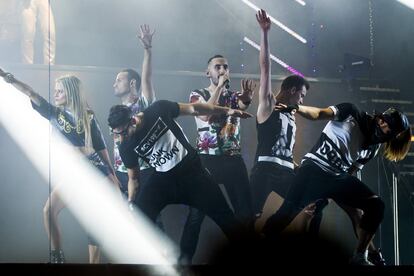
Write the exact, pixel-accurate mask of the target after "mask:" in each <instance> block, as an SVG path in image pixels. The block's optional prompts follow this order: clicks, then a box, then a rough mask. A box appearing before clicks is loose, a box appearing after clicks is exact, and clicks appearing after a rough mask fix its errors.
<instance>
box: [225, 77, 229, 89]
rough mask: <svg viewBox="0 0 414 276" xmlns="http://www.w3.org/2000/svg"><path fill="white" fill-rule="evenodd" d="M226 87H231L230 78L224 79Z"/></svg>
mask: <svg viewBox="0 0 414 276" xmlns="http://www.w3.org/2000/svg"><path fill="white" fill-rule="evenodd" d="M224 87H226V89H229V88H230V80H229V79H227V80H225V81H224Z"/></svg>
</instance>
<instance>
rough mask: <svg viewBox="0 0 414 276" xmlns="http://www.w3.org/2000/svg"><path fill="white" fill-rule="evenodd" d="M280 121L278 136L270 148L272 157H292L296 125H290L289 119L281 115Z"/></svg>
mask: <svg viewBox="0 0 414 276" xmlns="http://www.w3.org/2000/svg"><path fill="white" fill-rule="evenodd" d="M280 121H281V123H282V126H281V128H280V135H279V136H278V138H277V140H276V143H275V144H274V146H273V147H272V156H284V157H292V156H293V145H294V141H295V137H294V133H295V131H296V125H292V124H290V120H289V118H288V117H287V116H286V115H285V114H283V113H282V114H280Z"/></svg>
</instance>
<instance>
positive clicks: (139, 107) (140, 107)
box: [114, 95, 155, 173]
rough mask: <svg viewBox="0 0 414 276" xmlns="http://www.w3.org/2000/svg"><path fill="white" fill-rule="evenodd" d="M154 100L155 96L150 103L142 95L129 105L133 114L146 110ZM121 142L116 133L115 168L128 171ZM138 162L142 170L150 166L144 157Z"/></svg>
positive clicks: (124, 171)
mask: <svg viewBox="0 0 414 276" xmlns="http://www.w3.org/2000/svg"><path fill="white" fill-rule="evenodd" d="M154 101H155V98H154V99H153V101H152V102H151V103H149V102H148V100H147V99H146V98H145V97H144V96H142V95H141V96H139V97H138V98H137V100H136V101H135V102H133V103H131V104H129V105H128V106H129V107H130V108H131V110H132V114H133V115H136V114H138V113H140V112H142V111H144V110H145V109H146V108H147V107H148V106H150V105H151V104H152V103H153V102H154ZM120 144H121V142H120V136H119V135H114V161H115V164H114V168H115V171H118V172H123V173H127V172H128V170H127V168H126V167H125V165H124V163H123V162H122V159H121V155H120V154H119V145H120ZM138 163H139V167H140V169H141V170H144V169H148V168H150V165H148V163H146V162H145V161H144V160H142V159H138Z"/></svg>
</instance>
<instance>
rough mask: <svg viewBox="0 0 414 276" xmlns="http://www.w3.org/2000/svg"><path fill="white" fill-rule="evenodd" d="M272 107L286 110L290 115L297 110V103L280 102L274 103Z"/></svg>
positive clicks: (277, 109)
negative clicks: (286, 103)
mask: <svg viewBox="0 0 414 276" xmlns="http://www.w3.org/2000/svg"><path fill="white" fill-rule="evenodd" d="M273 109H274V110H275V111H280V112H288V113H291V114H292V115H294V114H295V113H296V112H297V111H298V109H299V106H298V105H285V104H282V103H276V105H275V106H274V107H273Z"/></svg>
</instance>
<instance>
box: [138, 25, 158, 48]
mask: <svg viewBox="0 0 414 276" xmlns="http://www.w3.org/2000/svg"><path fill="white" fill-rule="evenodd" d="M139 29H140V34H139V35H138V38H139V40H140V41H141V43H142V45H143V46H144V48H145V49H149V48H151V47H152V45H151V44H152V36H153V35H154V33H155V29H154V30H153V31H151V29H150V27H149V25H147V24H144V25H141V26H139Z"/></svg>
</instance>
